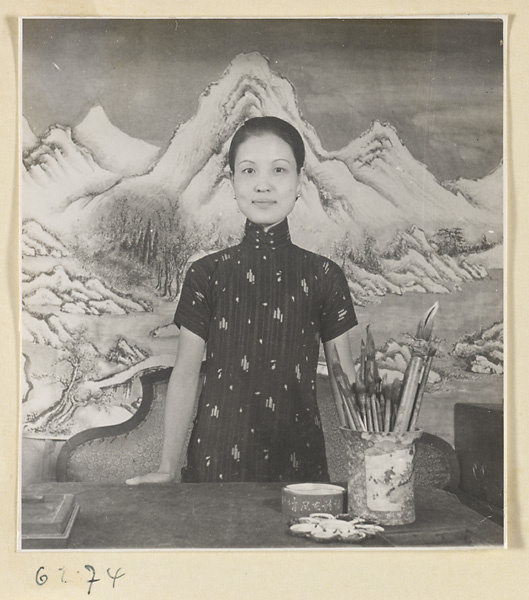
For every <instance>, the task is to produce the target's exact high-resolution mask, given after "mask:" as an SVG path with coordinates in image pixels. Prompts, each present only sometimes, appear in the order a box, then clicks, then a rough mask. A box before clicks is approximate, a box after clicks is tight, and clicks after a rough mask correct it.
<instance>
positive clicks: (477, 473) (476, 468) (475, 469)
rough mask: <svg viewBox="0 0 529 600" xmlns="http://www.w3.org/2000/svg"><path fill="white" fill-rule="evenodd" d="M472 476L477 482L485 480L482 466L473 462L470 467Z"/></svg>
mask: <svg viewBox="0 0 529 600" xmlns="http://www.w3.org/2000/svg"><path fill="white" fill-rule="evenodd" d="M472 474H473V475H474V477H475V478H476V480H477V481H483V479H484V478H485V467H484V466H483V465H482V464H480V463H478V462H475V463H474V464H473V465H472Z"/></svg>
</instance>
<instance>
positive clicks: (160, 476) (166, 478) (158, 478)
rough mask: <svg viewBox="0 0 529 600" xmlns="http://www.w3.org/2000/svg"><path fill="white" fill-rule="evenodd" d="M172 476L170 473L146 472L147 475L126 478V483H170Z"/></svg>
mask: <svg viewBox="0 0 529 600" xmlns="http://www.w3.org/2000/svg"><path fill="white" fill-rule="evenodd" d="M173 479H174V476H173V475H171V473H163V472H161V471H156V472H155V473H147V475H138V476H137V477H132V478H131V479H127V480H126V482H125V483H126V484H127V485H141V484H142V483H170V482H171V481H173Z"/></svg>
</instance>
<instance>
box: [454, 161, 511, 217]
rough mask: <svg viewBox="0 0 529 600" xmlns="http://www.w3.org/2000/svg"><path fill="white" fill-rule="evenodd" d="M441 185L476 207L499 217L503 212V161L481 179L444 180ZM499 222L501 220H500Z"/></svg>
mask: <svg viewBox="0 0 529 600" xmlns="http://www.w3.org/2000/svg"><path fill="white" fill-rule="evenodd" d="M443 186H444V187H445V188H446V189H448V190H450V191H451V192H453V193H454V194H458V193H459V194H462V195H463V197H464V198H465V199H466V200H467V201H468V202H469V203H470V204H471V205H472V206H475V207H476V208H479V209H483V210H488V211H490V212H491V213H493V215H495V216H496V217H499V218H500V219H501V217H502V213H503V162H502V163H500V164H499V165H498V167H496V168H495V169H494V170H493V171H492V172H491V173H489V174H488V175H485V177H482V178H481V179H462V178H460V179H456V180H455V181H445V182H443ZM500 222H501V221H500Z"/></svg>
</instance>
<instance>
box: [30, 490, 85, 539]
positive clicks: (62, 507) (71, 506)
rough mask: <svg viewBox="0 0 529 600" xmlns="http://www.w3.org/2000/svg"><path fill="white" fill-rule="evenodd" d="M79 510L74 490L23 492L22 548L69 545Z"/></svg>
mask: <svg viewBox="0 0 529 600" xmlns="http://www.w3.org/2000/svg"><path fill="white" fill-rule="evenodd" d="M78 512H79V505H78V504H77V502H76V501H75V496H74V495H73V494H43V495H24V494H23V495H22V526H21V540H22V549H24V550H26V549H36V548H38V549H44V548H66V546H67V544H68V537H69V535H70V531H71V529H72V527H73V523H74V521H75V518H76V517H77V513H78Z"/></svg>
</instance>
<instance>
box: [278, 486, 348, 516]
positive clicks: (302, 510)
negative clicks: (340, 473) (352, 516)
mask: <svg viewBox="0 0 529 600" xmlns="http://www.w3.org/2000/svg"><path fill="white" fill-rule="evenodd" d="M344 500H345V489H344V488H343V487H341V486H339V485H332V484H330V483H293V484H291V485H287V486H285V487H284V488H283V490H282V492H281V512H282V513H283V514H284V515H285V516H288V517H306V516H308V515H310V514H313V513H329V514H331V515H339V514H341V513H343V512H344Z"/></svg>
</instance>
